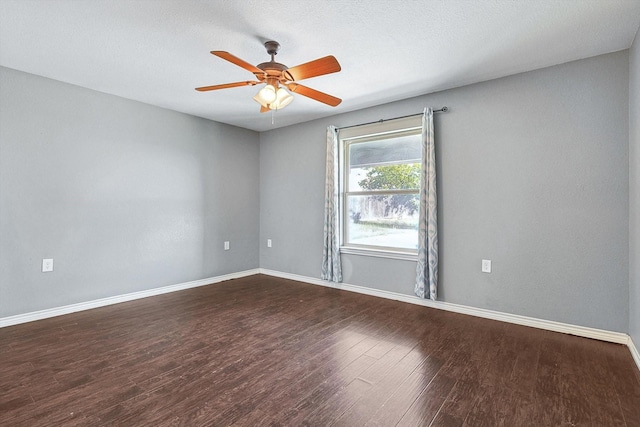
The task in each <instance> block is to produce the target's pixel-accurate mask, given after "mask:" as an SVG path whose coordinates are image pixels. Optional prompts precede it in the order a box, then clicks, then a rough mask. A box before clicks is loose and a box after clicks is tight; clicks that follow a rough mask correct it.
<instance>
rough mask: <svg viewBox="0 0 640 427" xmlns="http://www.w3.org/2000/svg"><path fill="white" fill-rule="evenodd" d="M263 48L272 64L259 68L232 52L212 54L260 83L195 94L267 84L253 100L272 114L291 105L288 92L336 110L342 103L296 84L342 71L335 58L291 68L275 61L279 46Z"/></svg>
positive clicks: (270, 44) (272, 44)
mask: <svg viewBox="0 0 640 427" xmlns="http://www.w3.org/2000/svg"><path fill="white" fill-rule="evenodd" d="M264 47H265V48H267V53H268V54H269V55H271V61H269V62H263V63H262V64H258V65H256V66H254V65H251V64H249V63H248V62H246V61H243V60H242V59H240V58H238V57H237V56H234V55H232V54H230V53H229V52H225V51H221V50H214V51H212V52H211V53H212V54H213V55H215V56H218V57H220V58H222V59H225V60H227V61H229V62H231V63H233V64H235V65H237V66H239V67H242V68H244V69H245V70H248V71H250V72H252V73H253V74H254V75H255V76H256V78H257V79H258V80H257V81H251V80H249V81H244V82H235V83H226V84H221V85H213V86H203V87H198V88H196V90H197V91H200V92H207V91H210V90H218V89H227V88H231V87H239V86H255V85H258V84H262V83H266V86H265V87H263V88H262V89H260V91H259V92H258V93H257V94H256V96H254V97H253V99H254V100H255V101H256V102H258V103H259V104H260V112H261V113H264V112H267V111H269V110H280V109H282V108H284V107H286V106H287V105H289V104H290V103H291V102H292V101H293V96H292V95H291V94H290V93H289V92H288V91H287V90H286V89H288V90H289V91H291V92H293V93H298V94H300V95H302V96H306V97H307V98H311V99H314V100H316V101H319V102H322V103H324V104H327V105H330V106H332V107H335V106H337V105H338V104H340V103H341V102H342V100H341V99H340V98H336V97H335V96H331V95H328V94H326V93H323V92H320V91H318V90H315V89H311V88H310V87H307V86H303V85H301V84H299V83H297V82H298V81H299V80H303V79H309V78H311V77H317V76H323V75H325V74H331V73H336V72H338V71H340V70H341V68H340V64H339V63H338V60H337V59H336V58H335V57H333V56H331V55H329V56H325V57H323V58H319V59H316V60H314V61H310V62H306V63H304V64H300V65H296V66H295V67H291V68H288V67H287V66H286V65H284V64H280V63H279V62H275V60H274V57H275V55H277V54H278V50H279V49H280V43H278V42H276V41H273V40H271V41H268V42H265V43H264ZM285 88H286V89H285Z"/></svg>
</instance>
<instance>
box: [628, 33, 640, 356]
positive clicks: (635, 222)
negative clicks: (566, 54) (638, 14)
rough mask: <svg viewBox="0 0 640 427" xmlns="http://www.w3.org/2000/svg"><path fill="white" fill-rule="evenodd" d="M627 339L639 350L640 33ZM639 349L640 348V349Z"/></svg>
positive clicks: (632, 62) (632, 126) (634, 75)
mask: <svg viewBox="0 0 640 427" xmlns="http://www.w3.org/2000/svg"><path fill="white" fill-rule="evenodd" d="M629 52H630V54H629V56H630V57H629V335H631V338H632V339H633V342H634V344H635V345H636V347H639V346H640V31H639V32H638V34H636V39H635V41H634V42H633V45H632V46H631V49H630V50H629ZM639 348H640V347H639Z"/></svg>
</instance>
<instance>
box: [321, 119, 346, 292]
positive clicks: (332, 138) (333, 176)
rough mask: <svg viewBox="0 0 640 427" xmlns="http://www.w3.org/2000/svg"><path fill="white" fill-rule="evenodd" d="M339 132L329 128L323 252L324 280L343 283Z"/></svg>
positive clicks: (332, 127)
mask: <svg viewBox="0 0 640 427" xmlns="http://www.w3.org/2000/svg"><path fill="white" fill-rule="evenodd" d="M338 165H339V163H338V130H337V129H336V127H335V126H329V127H328V128H327V170H326V182H325V199H324V249H323V251H322V274H321V276H320V277H321V278H322V279H323V280H328V281H331V282H336V283H339V282H342V264H341V261H340V243H339V228H338V225H339V224H340V220H339V217H338V214H339V212H338V206H339V204H338V188H339V187H338Z"/></svg>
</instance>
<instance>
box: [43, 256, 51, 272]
mask: <svg viewBox="0 0 640 427" xmlns="http://www.w3.org/2000/svg"><path fill="white" fill-rule="evenodd" d="M50 271H53V259H52V258H48V259H43V260H42V272H43V273H48V272H50Z"/></svg>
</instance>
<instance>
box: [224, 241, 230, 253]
mask: <svg viewBox="0 0 640 427" xmlns="http://www.w3.org/2000/svg"><path fill="white" fill-rule="evenodd" d="M224 250H225V251H228V250H229V242H228V241H227V242H224Z"/></svg>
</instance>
